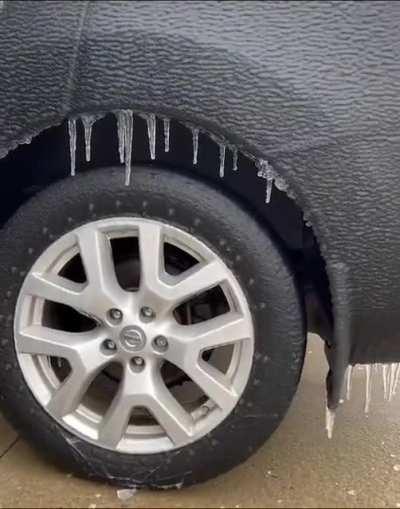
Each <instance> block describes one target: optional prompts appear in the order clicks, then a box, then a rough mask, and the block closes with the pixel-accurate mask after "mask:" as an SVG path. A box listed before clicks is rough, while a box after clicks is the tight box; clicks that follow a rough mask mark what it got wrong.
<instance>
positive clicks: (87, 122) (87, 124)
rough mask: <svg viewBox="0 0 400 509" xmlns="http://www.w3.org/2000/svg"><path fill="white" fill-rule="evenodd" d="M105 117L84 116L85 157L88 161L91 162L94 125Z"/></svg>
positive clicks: (82, 117) (82, 119) (82, 118)
mask: <svg viewBox="0 0 400 509" xmlns="http://www.w3.org/2000/svg"><path fill="white" fill-rule="evenodd" d="M102 116H103V115H82V116H81V121H82V124H83V129H84V131H85V155H86V161H88V162H89V161H90V158H91V140H92V128H93V124H94V123H95V122H97V120H99V119H100V118H102Z"/></svg>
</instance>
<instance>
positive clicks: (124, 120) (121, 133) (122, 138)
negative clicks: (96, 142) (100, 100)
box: [115, 110, 133, 186]
mask: <svg viewBox="0 0 400 509" xmlns="http://www.w3.org/2000/svg"><path fill="white" fill-rule="evenodd" d="M115 115H116V116H117V125H118V150H119V159H120V161H121V164H122V163H125V185H126V186H129V184H130V181H131V173H132V141H133V111H132V110H119V111H117V112H116V113H115Z"/></svg>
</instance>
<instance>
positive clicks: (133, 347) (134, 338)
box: [119, 325, 146, 352]
mask: <svg viewBox="0 0 400 509" xmlns="http://www.w3.org/2000/svg"><path fill="white" fill-rule="evenodd" d="M119 340H120V343H121V346H122V347H123V348H124V349H125V350H128V351H129V352H138V351H139V350H142V349H143V348H144V346H145V344H146V335H145V333H144V332H143V330H142V329H141V328H140V327H136V326H134V325H129V326H128V327H125V328H124V329H122V331H121V333H120V335H119Z"/></svg>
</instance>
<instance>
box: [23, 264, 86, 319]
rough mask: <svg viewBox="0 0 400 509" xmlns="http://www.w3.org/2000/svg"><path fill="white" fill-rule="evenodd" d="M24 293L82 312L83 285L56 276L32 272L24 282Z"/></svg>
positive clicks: (83, 305) (83, 306) (83, 303)
mask: <svg viewBox="0 0 400 509" xmlns="http://www.w3.org/2000/svg"><path fill="white" fill-rule="evenodd" d="M24 285H25V292H26V293H27V294H28V295H32V296H33V297H40V298H42V299H45V300H49V301H51V302H57V303H59V304H65V305H66V306H70V307H72V308H75V309H82V310H84V308H85V307H86V306H85V295H84V285H82V284H79V283H74V282H73V281H70V280H69V279H65V278H63V277H60V276H58V275H56V274H51V273H49V274H36V273H34V272H32V273H31V274H29V275H28V276H27V278H26V280H25V283H24Z"/></svg>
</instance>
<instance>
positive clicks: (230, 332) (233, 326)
mask: <svg viewBox="0 0 400 509" xmlns="http://www.w3.org/2000/svg"><path fill="white" fill-rule="evenodd" d="M251 333H252V332H251V323H250V321H249V319H247V318H246V317H244V316H243V315H241V314H239V313H232V312H231V313H225V314H223V315H220V316H217V317H215V318H211V319H210V320H205V321H204V322H200V323H196V324H193V325H178V324H174V325H173V326H172V327H171V328H170V329H169V334H170V335H171V337H174V338H175V339H176V340H177V341H178V344H177V346H176V348H177V349H182V351H183V352H184V355H186V356H188V357H190V358H191V360H193V359H195V358H198V357H199V356H200V354H201V352H202V351H204V350H208V349H211V348H217V347H220V346H224V345H229V344H232V343H236V342H238V341H242V340H244V339H249V338H250V337H251ZM177 354H178V356H179V352H177Z"/></svg>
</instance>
